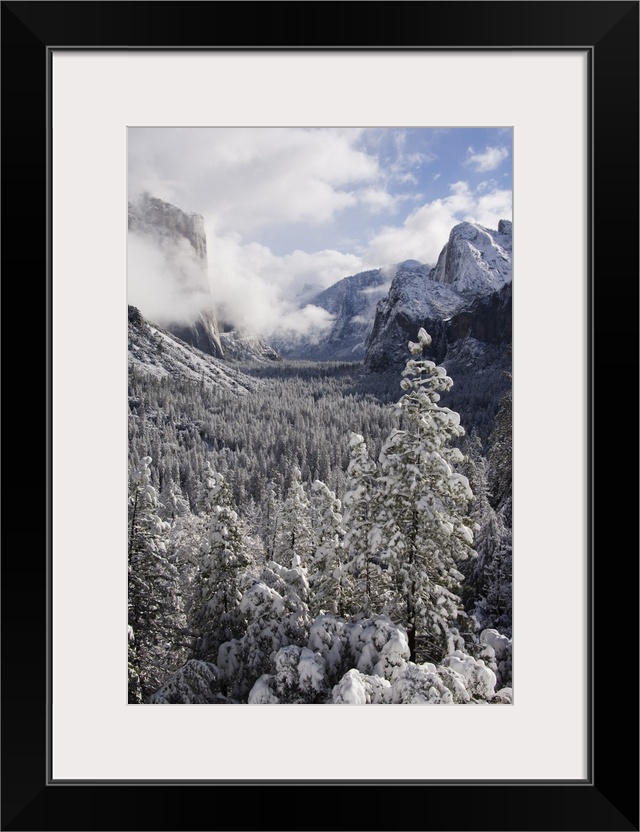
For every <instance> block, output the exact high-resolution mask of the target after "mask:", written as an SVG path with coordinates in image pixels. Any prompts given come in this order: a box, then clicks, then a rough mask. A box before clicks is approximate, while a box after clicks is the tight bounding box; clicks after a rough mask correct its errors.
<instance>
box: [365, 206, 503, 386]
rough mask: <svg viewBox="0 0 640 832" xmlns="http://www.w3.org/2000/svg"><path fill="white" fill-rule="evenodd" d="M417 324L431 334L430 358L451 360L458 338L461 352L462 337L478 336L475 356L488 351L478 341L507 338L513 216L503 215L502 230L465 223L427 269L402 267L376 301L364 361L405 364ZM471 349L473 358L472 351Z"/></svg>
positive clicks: (379, 365)
mask: <svg viewBox="0 0 640 832" xmlns="http://www.w3.org/2000/svg"><path fill="white" fill-rule="evenodd" d="M420 327H424V328H425V329H426V330H427V332H428V333H429V334H430V335H431V337H432V343H431V346H430V348H429V351H428V358H430V359H431V360H433V361H435V362H436V363H438V364H441V363H443V362H445V360H447V355H448V354H449V353H450V350H451V348H452V346H453V345H454V344H457V345H458V346H457V348H456V349H457V351H458V353H459V352H460V350H461V343H462V342H463V341H464V342H467V343H468V344H471V342H474V344H475V345H476V346H474V348H473V350H472V352H473V354H474V355H475V357H476V358H477V357H478V355H479V354H480V353H481V352H482V353H483V354H484V352H485V351H483V350H481V349H479V347H478V346H477V345H482V344H484V345H489V346H491V347H498V348H500V349H501V348H502V347H503V346H504V345H506V344H507V343H509V344H510V342H511V223H510V222H508V221H506V220H503V221H501V222H500V224H499V227H498V230H497V231H491V230H490V229H487V228H484V227H483V226H480V225H476V224H474V223H468V222H465V223H460V224H459V225H457V226H455V228H453V229H452V231H451V234H450V235H449V241H448V243H447V244H446V246H445V247H444V249H443V250H442V253H441V254H440V257H439V258H438V263H437V265H436V267H435V268H434V269H432V270H430V271H429V273H428V274H427V273H425V271H424V270H423V269H419V268H413V269H399V270H398V273H397V274H396V276H395V278H394V280H393V282H392V284H391V288H390V289H389V294H388V296H387V297H386V298H385V299H384V300H383V301H381V302H380V303H379V304H378V307H377V309H376V316H375V321H374V324H373V329H372V331H371V335H370V336H369V339H368V341H367V351H366V359H365V360H366V364H367V366H368V367H369V368H370V369H372V370H387V369H392V368H397V367H402V366H403V365H404V362H405V361H406V360H407V342H408V341H410V340H414V339H415V337H416V333H417V332H418V330H419V329H420ZM492 355H493V353H492ZM469 357H470V359H471V360H474V359H473V358H472V356H471V353H470V354H469ZM493 358H495V356H493ZM493 358H491V359H490V360H493ZM488 360H489V359H488ZM501 363H502V362H501Z"/></svg>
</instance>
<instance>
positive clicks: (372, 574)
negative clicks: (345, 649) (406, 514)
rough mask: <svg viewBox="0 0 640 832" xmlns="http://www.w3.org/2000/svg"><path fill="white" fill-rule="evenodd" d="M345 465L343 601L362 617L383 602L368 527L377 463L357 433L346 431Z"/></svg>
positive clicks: (371, 518) (375, 493)
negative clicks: (344, 581) (344, 595)
mask: <svg viewBox="0 0 640 832" xmlns="http://www.w3.org/2000/svg"><path fill="white" fill-rule="evenodd" d="M349 453H350V459H349V467H348V468H347V481H346V484H345V493H344V498H343V504H344V507H345V511H344V518H343V523H344V528H345V535H344V549H345V557H346V565H345V573H346V584H345V592H346V596H347V598H346V604H347V612H349V613H350V614H351V615H353V614H355V613H363V614H364V615H365V616H366V617H368V616H370V615H372V614H374V613H376V612H380V610H381V609H382V605H383V594H382V579H383V576H382V571H381V569H380V564H379V562H378V560H377V558H376V557H375V553H374V542H373V540H372V531H373V529H374V520H375V518H376V511H377V504H376V499H377V496H378V491H377V475H378V466H377V465H376V463H375V462H374V461H373V460H372V459H371V458H370V457H369V453H368V451H367V446H366V443H365V441H364V437H362V436H361V435H360V434H358V433H351V434H350V435H349Z"/></svg>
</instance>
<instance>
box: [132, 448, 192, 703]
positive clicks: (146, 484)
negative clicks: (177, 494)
mask: <svg viewBox="0 0 640 832" xmlns="http://www.w3.org/2000/svg"><path fill="white" fill-rule="evenodd" d="M150 466H151V457H149V456H145V457H143V458H142V460H141V461H140V467H139V468H138V469H137V470H136V471H134V472H133V473H132V474H131V477H130V487H129V547H128V549H129V551H128V555H129V557H128V560H129V597H128V606H129V627H130V628H131V630H130V639H131V641H130V648H131V649H130V664H131V665H132V666H133V667H134V668H135V669H136V672H137V674H138V676H139V681H140V689H141V695H142V697H143V698H144V697H146V696H148V695H149V694H150V693H152V692H153V691H155V690H157V688H158V687H159V685H160V684H161V683H162V682H163V681H164V678H165V677H166V676H167V675H168V674H169V673H172V672H173V671H174V670H175V669H176V667H177V666H179V665H180V664H181V661H182V658H183V657H182V655H181V649H182V648H184V647H185V638H186V619H185V616H184V610H183V606H182V598H181V594H180V582H179V576H178V570H177V569H176V567H175V565H174V564H173V563H172V562H171V561H170V560H169V558H168V557H167V548H166V535H167V532H168V529H169V524H168V523H166V522H164V521H163V520H161V519H160V517H159V516H158V513H157V512H158V497H157V493H156V490H155V488H154V487H153V486H152V485H151V469H150ZM136 695H137V694H136ZM134 701H135V699H134Z"/></svg>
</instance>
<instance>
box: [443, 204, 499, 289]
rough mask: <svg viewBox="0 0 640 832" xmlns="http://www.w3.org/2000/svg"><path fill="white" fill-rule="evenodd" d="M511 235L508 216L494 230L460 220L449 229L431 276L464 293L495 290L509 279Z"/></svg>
mask: <svg viewBox="0 0 640 832" xmlns="http://www.w3.org/2000/svg"><path fill="white" fill-rule="evenodd" d="M511 238H512V226H511V223H510V222H509V221H508V220H500V222H499V223H498V230H497V231H491V230H489V229H488V228H484V227H483V226H482V225H477V224H476V223H472V222H462V223H460V224H459V225H456V226H455V227H454V228H453V229H452V230H451V234H450V235H449V242H448V243H447V244H446V245H445V247H444V248H443V249H442V252H441V253H440V257H438V263H437V265H436V267H435V269H434V271H433V274H432V275H431V278H432V279H433V280H436V281H438V283H444V284H445V285H447V286H450V287H451V288H452V289H454V290H455V291H456V292H458V293H459V294H461V295H464V296H469V295H473V296H474V297H477V296H479V295H487V294H491V292H497V291H498V290H499V289H501V288H502V287H503V286H504V285H505V283H510V282H511Z"/></svg>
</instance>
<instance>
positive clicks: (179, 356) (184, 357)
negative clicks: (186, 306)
mask: <svg viewBox="0 0 640 832" xmlns="http://www.w3.org/2000/svg"><path fill="white" fill-rule="evenodd" d="M129 367H130V368H133V369H134V370H136V371H137V372H139V373H144V374H145V375H150V376H155V377H156V378H165V377H167V376H173V377H174V378H179V379H191V380H192V381H194V382H198V383H199V384H203V385H204V386H205V387H215V388H218V389H225V390H233V391H235V392H237V393H239V394H244V393H248V392H250V391H254V390H255V389H256V388H257V387H258V386H259V385H260V381H258V380H256V379H253V378H249V376H246V375H244V374H243V373H241V372H239V371H238V370H235V369H233V367H230V366H229V365H227V364H225V363H224V362H223V361H221V360H219V359H217V358H214V357H213V356H211V355H207V354H206V353H203V352H202V351H201V350H200V349H198V348H194V347H193V346H192V345H190V344H187V343H185V342H184V341H182V340H181V339H180V338H178V337H177V336H176V335H174V334H172V333H170V332H168V331H166V330H164V329H161V328H160V327H157V326H154V325H153V324H151V323H148V322H147V321H146V320H145V319H144V318H143V316H142V315H141V313H140V310H139V309H137V308H136V307H135V306H129Z"/></svg>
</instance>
